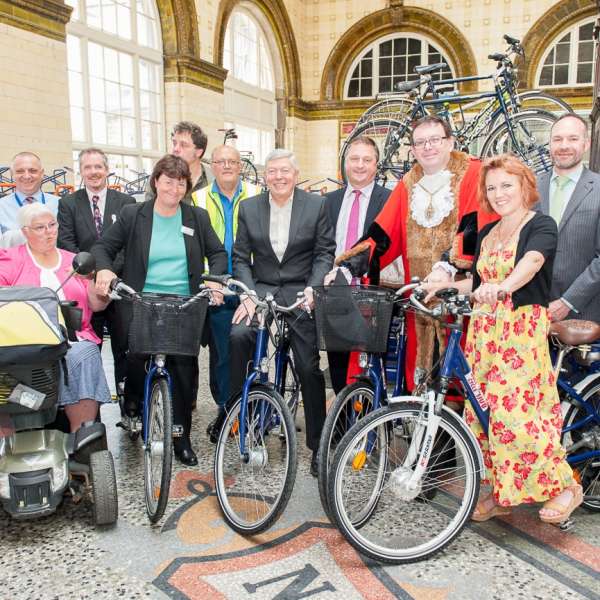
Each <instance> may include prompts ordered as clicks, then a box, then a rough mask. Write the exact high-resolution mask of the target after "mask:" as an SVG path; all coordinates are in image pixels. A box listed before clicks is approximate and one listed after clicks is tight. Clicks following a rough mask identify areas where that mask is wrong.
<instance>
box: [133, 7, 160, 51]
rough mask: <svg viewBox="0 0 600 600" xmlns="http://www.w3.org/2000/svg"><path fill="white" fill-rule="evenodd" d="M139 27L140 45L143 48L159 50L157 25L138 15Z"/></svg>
mask: <svg viewBox="0 0 600 600" xmlns="http://www.w3.org/2000/svg"><path fill="white" fill-rule="evenodd" d="M137 26H138V42H139V44H141V45H142V46H147V47H148V48H156V49H158V44H157V41H156V38H157V36H156V24H155V23H154V21H152V20H150V19H149V18H148V17H146V16H144V15H140V14H138V17H137Z"/></svg>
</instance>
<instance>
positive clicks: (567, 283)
mask: <svg viewBox="0 0 600 600" xmlns="http://www.w3.org/2000/svg"><path fill="white" fill-rule="evenodd" d="M551 178H552V172H550V173H544V174H543V175H540V177H538V190H539V192H540V202H539V203H538V206H537V208H538V210H540V211H541V212H543V213H544V214H549V213H550V180H551ZM557 298H564V299H565V300H567V302H569V303H570V304H572V305H573V306H574V307H575V308H576V309H577V310H578V311H579V313H578V314H575V313H573V312H571V313H570V314H569V317H570V318H573V317H575V318H579V319H591V320H593V321H600V175H598V174H597V173H594V172H593V171H590V170H589V169H586V168H584V169H583V173H582V174H581V177H580V179H579V181H578V182H577V185H576V186H575V189H574V190H573V194H572V196H571V198H569V201H568V203H567V207H566V208H565V212H564V214H563V216H562V219H561V220H560V223H559V224H558V247H557V250H556V256H555V258H554V270H553V273H552V293H551V299H552V300H556V299H557Z"/></svg>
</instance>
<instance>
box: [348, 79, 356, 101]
mask: <svg viewBox="0 0 600 600" xmlns="http://www.w3.org/2000/svg"><path fill="white" fill-rule="evenodd" d="M358 95H359V94H358V79H352V80H351V81H350V85H349V86H348V97H349V98H357V97H358Z"/></svg>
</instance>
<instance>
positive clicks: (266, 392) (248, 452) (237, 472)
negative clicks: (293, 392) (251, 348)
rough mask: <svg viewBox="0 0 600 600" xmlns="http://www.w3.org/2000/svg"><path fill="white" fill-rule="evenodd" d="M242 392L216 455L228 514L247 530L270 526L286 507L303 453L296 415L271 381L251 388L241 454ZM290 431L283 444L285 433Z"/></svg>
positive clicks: (218, 481)
mask: <svg viewBox="0 0 600 600" xmlns="http://www.w3.org/2000/svg"><path fill="white" fill-rule="evenodd" d="M241 406H242V398H241V396H240V397H238V398H237V399H236V400H235V401H234V403H233V404H232V405H231V408H230V409H229V410H228V413H227V417H226V419H225V423H224V424H223V426H222V428H221V432H220V434H219V440H218V441H217V448H216V455H215V484H216V488H217V498H218V500H219V506H220V507H221V511H222V512H223V518H224V519H225V521H227V523H228V524H229V526H230V527H231V528H232V529H233V530H235V531H237V532H238V533H241V534H243V535H252V534H256V533H260V532H261V531H264V530H265V529H267V528H268V527H270V526H271V525H272V524H273V523H274V522H275V521H276V520H277V519H278V518H279V516H280V515H281V513H282V512H283V510H284V509H285V507H286V505H287V503H288V501H289V499H290V496H291V494H292V489H293V487H294V482H295V480H296V468H297V464H298V455H297V449H296V430H295V427H294V423H293V421H292V416H291V414H290V411H289V410H288V408H287V406H286V405H285V402H284V400H283V398H281V396H280V395H279V394H278V393H276V392H274V391H273V390H271V389H269V388H267V387H265V386H255V387H253V388H252V389H251V390H250V392H249V393H248V406H247V410H246V416H245V419H244V424H245V426H246V434H245V438H244V442H245V455H244V456H242V455H241V454H240V448H241V442H242V440H241V437H240V416H241ZM280 435H284V436H285V443H284V444H282V443H281V441H280V439H279V436H280Z"/></svg>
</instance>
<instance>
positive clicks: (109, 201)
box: [57, 188, 135, 274]
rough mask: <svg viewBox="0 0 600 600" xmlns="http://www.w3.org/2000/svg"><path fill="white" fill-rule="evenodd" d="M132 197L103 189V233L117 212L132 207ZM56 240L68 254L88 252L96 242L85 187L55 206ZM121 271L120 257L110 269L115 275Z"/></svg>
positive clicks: (133, 201) (92, 217)
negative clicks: (104, 195) (56, 210)
mask: <svg viewBox="0 0 600 600" xmlns="http://www.w3.org/2000/svg"><path fill="white" fill-rule="evenodd" d="M134 203H135V198H132V197H131V196H128V195H127V194H123V193H121V192H117V191H116V190H111V189H110V188H109V189H108V190H106V204H105V206H104V218H103V220H102V225H103V232H106V231H107V230H108V229H109V228H110V227H111V225H113V223H115V222H116V220H117V218H118V216H119V214H120V212H121V209H122V208H123V207H124V206H127V205H128V204H134ZM57 220H58V241H57V246H58V247H59V248H63V249H64V250H69V251H70V252H75V253H77V252H89V251H90V250H91V248H92V246H93V245H94V244H95V243H96V240H97V239H98V238H97V235H96V225H95V224H94V216H93V215H92V208H91V206H90V201H89V198H88V194H87V191H86V190H85V188H82V189H80V190H77V191H76V192H73V193H72V194H69V195H68V196H64V197H62V198H61V199H60V201H59V203H58V217H57ZM122 268H123V256H122V255H119V256H118V257H116V259H115V262H114V264H113V266H112V268H111V270H112V271H114V272H115V273H117V274H119V273H120V272H121V269H122Z"/></svg>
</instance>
